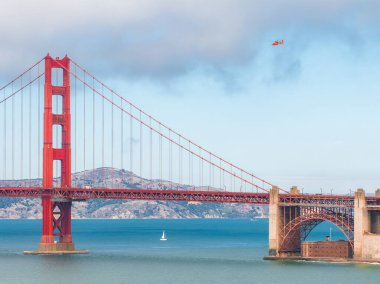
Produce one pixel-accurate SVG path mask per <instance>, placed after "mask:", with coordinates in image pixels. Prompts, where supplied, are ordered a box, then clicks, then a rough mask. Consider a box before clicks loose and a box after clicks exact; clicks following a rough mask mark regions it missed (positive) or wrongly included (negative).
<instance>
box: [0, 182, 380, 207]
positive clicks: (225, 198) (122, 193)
mask: <svg viewBox="0 0 380 284" xmlns="http://www.w3.org/2000/svg"><path fill="white" fill-rule="evenodd" d="M44 195H51V196H53V197H54V198H57V199H73V200H86V199H125V200H166V201H195V202H220V203H250V204H269V194H268V193H247V192H223V191H191V190H159V189H133V188H122V189H110V188H49V189H44V188H41V187H0V197H26V198H37V197H42V196H44ZM366 199H367V202H368V203H369V204H371V205H373V206H376V205H380V197H376V196H371V197H367V198H366ZM280 203H281V204H282V205H283V206H286V205H288V206H292V205H299V204H303V205H308V206H344V207H353V205H354V196H349V195H320V194H299V195H291V194H280Z"/></svg>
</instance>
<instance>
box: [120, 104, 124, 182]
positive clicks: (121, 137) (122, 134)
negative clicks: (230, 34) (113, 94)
mask: <svg viewBox="0 0 380 284" xmlns="http://www.w3.org/2000/svg"><path fill="white" fill-rule="evenodd" d="M120 106H121V109H123V100H122V99H121V100H120ZM120 120H121V136H120V147H121V156H120V165H121V170H122V183H121V186H122V187H123V188H124V113H123V111H122V110H120Z"/></svg>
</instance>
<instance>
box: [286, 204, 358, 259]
mask: <svg viewBox="0 0 380 284" xmlns="http://www.w3.org/2000/svg"><path fill="white" fill-rule="evenodd" d="M324 221H327V222H330V223H332V224H334V225H335V226H336V227H337V228H338V229H339V230H340V231H341V232H342V233H343V235H344V236H345V237H346V239H347V241H348V242H349V244H350V246H351V248H352V249H353V246H354V226H353V218H352V214H351V213H350V212H340V211H335V210H333V209H324V210H320V209H317V210H307V212H301V214H300V215H299V216H297V217H295V218H294V219H292V220H290V221H289V222H288V223H287V224H285V225H284V226H283V227H282V230H281V238H280V246H279V252H280V253H300V252H301V243H302V242H303V241H305V240H306V238H307V237H308V236H309V234H310V233H311V232H312V231H313V230H314V228H315V227H317V226H318V225H319V224H321V223H322V222H324Z"/></svg>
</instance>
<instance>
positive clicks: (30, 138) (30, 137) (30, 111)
mask: <svg viewBox="0 0 380 284" xmlns="http://www.w3.org/2000/svg"><path fill="white" fill-rule="evenodd" d="M31 81H32V74H31V71H29V186H31V182H32V84H31Z"/></svg>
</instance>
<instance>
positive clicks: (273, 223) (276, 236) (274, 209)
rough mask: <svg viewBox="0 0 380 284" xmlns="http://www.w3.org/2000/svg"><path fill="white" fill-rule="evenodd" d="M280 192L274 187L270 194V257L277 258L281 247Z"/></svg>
mask: <svg viewBox="0 0 380 284" xmlns="http://www.w3.org/2000/svg"><path fill="white" fill-rule="evenodd" d="M278 194H279V190H278V187H277V186H273V187H272V189H271V190H270V193H269V255H270V256H277V255H278V249H279V245H280V208H279V204H278V203H279V196H278Z"/></svg>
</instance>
